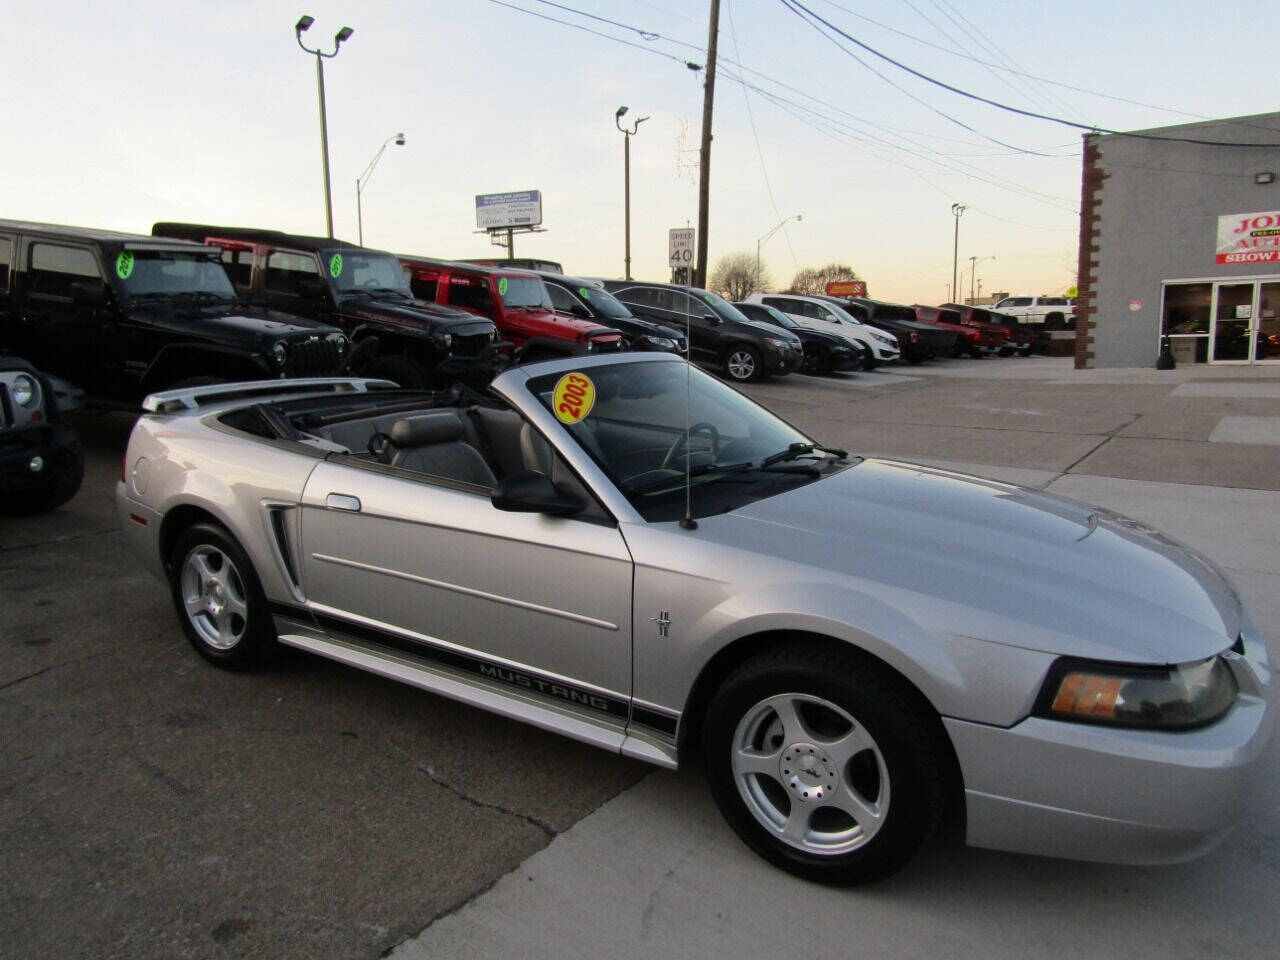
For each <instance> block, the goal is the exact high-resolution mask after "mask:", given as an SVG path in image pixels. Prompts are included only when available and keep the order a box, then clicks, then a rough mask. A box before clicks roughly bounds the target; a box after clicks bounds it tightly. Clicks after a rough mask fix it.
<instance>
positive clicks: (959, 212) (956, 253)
mask: <svg viewBox="0 0 1280 960" xmlns="http://www.w3.org/2000/svg"><path fill="white" fill-rule="evenodd" d="M968 209H969V208H968V207H966V206H965V205H964V204H963V203H953V204H952V205H951V215H952V216H953V217H955V218H956V239H955V245H954V246H953V247H952V248H951V295H952V296H953V297H959V295H960V294H959V291H958V289H957V288H956V279H957V278H956V267H958V266H959V265H960V218H961V217H962V216H964V212H965V211H966V210H968Z"/></svg>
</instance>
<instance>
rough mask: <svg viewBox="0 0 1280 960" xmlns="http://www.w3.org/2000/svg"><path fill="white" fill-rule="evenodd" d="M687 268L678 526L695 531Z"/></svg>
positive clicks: (685, 273)
mask: <svg viewBox="0 0 1280 960" xmlns="http://www.w3.org/2000/svg"><path fill="white" fill-rule="evenodd" d="M691 272H692V270H691V269H690V268H688V267H686V268H685V272H684V518H683V519H682V520H681V521H680V526H681V528H682V529H684V530H697V529H698V521H697V520H695V519H693V479H692V477H693V474H692V472H691V470H690V463H691V462H692V458H691V457H690V456H689V453H690V450H689V439H690V438H689V426H690V421H691V420H692V418H693V412H692V407H693V400H692V396H693V376H692V374H691V373H690V371H689V348H690V346H691V344H692V343H693V339H692V338H691V336H690V332H691V331H690V330H689V315H690V314H691V313H692V312H693V310H692V300H691V299H690V298H691V297H692V296H693V294H692V293H691V292H690V290H689V287H690V283H689V280H690V276H689V274H690V273H691Z"/></svg>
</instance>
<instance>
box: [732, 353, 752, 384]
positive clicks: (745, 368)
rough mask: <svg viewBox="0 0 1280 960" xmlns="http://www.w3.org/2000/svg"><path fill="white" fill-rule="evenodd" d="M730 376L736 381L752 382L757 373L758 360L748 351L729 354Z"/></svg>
mask: <svg viewBox="0 0 1280 960" xmlns="http://www.w3.org/2000/svg"><path fill="white" fill-rule="evenodd" d="M726 365H727V366H728V368H729V376H731V377H733V379H735V380H750V379H751V378H752V377H753V376H755V373H756V358H755V357H754V356H752V354H751V352H750V351H748V350H735V351H733V353H731V354H729V362H728V364H726Z"/></svg>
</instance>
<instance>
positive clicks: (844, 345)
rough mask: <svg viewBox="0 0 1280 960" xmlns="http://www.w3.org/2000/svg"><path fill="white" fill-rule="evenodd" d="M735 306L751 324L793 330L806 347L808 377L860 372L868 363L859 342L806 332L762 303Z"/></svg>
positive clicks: (812, 331)
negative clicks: (755, 323) (811, 374)
mask: <svg viewBox="0 0 1280 960" xmlns="http://www.w3.org/2000/svg"><path fill="white" fill-rule="evenodd" d="M734 306H735V307H737V308H738V309H739V310H741V311H742V312H743V313H744V314H746V315H747V319H749V320H758V321H760V322H761V323H771V324H773V325H774V326H775V327H782V328H783V329H784V330H790V331H791V332H792V333H794V334H795V335H796V336H797V337H799V338H800V343H801V345H802V346H803V347H804V368H803V369H804V372H805V373H831V372H832V371H836V370H840V371H846V370H861V369H862V368H863V365H864V364H865V363H866V354H867V350H866V347H864V346H863V345H862V344H860V343H858V342H857V341H856V340H850V339H848V338H847V337H840V336H837V335H836V334H834V333H822V332H821V331H818V330H807V329H805V328H804V327H802V326H800V325H799V324H798V323H796V322H795V321H794V320H792V319H791V318H790V317H788V316H787V315H786V314H785V313H783V312H782V311H781V310H777V309H775V308H774V307H770V306H766V305H765V304H763V303H747V302H744V301H738V302H736V303H734Z"/></svg>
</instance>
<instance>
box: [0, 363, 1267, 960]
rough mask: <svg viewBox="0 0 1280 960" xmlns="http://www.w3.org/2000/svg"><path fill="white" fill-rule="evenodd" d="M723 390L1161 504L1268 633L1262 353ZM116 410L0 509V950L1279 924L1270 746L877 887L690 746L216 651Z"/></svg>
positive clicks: (743, 941) (968, 947) (1117, 498)
mask: <svg viewBox="0 0 1280 960" xmlns="http://www.w3.org/2000/svg"><path fill="white" fill-rule="evenodd" d="M747 392H749V393H750V394H751V395H752V396H754V397H756V398H757V399H759V400H760V401H761V402H763V403H765V404H766V405H768V406H770V407H771V408H772V409H774V410H776V411H777V412H779V413H780V414H781V415H783V416H784V417H786V418H788V419H789V420H791V421H792V422H793V423H795V424H796V425H797V426H799V427H800V428H801V429H803V430H805V431H806V432H807V433H809V434H810V435H811V436H813V437H814V438H815V439H817V440H819V441H821V442H823V443H827V444H833V445H838V446H843V447H847V448H848V449H850V450H853V451H856V452H858V453H863V454H868V455H885V456H892V457H901V458H904V459H913V460H922V461H925V462H928V463H933V464H939V465H944V466H953V467H956V468H958V469H963V470H968V471H971V472H974V473H978V474H980V475H984V476H989V477H993V478H995V479H1001V480H1008V481H1013V482H1018V483H1023V484H1027V485H1031V486H1036V487H1041V488H1045V489H1048V490H1050V491H1052V492H1055V493H1059V494H1063V495H1066V496H1070V497H1074V498H1077V499H1081V500H1086V501H1090V502H1095V503H1099V504H1102V505H1104V506H1107V507H1111V508H1113V509H1117V510H1120V511H1122V512H1124V513H1127V514H1130V515H1133V516H1135V517H1137V518H1138V519H1141V520H1145V521H1148V522H1152V523H1154V524H1156V525H1158V526H1160V527H1161V528H1163V529H1164V530H1166V531H1167V532H1169V533H1170V534H1172V535H1173V536H1175V537H1177V538H1179V539H1181V540H1183V541H1185V542H1187V543H1189V544H1191V545H1193V546H1195V547H1198V548H1199V549H1201V550H1202V551H1203V552H1204V553H1206V554H1207V555H1209V556H1210V557H1211V558H1212V559H1214V560H1215V561H1216V562H1217V563H1218V564H1219V565H1221V566H1222V567H1224V568H1225V569H1226V570H1227V571H1228V572H1229V573H1230V574H1231V576H1232V578H1233V579H1234V580H1235V582H1236V584H1237V585H1238V587H1239V588H1240V590H1241V592H1242V594H1243V595H1244V598H1245V600H1246V602H1247V603H1248V604H1249V605H1250V607H1251V609H1252V610H1253V613H1254V617H1255V619H1256V620H1257V621H1258V622H1259V624H1260V626H1261V628H1262V630H1263V632H1264V633H1266V634H1267V635H1268V638H1269V640H1270V641H1271V642H1272V644H1273V649H1275V644H1276V642H1277V641H1278V640H1280V628H1277V623H1280V553H1278V551H1277V550H1276V546H1275V545H1276V544H1277V543H1280V367H1254V368H1249V369H1239V368H1234V369H1233V368H1223V367H1215V368H1212V369H1209V368H1204V367H1201V368H1199V369H1196V368H1192V367H1181V368H1179V369H1178V370H1175V371H1159V372H1158V371H1155V370H1130V371H1113V370H1089V371H1075V370H1073V369H1072V367H1071V362H1070V360H1068V359H1045V358H1032V359H1022V358H1008V359H1001V360H996V359H989V360H981V361H970V360H959V361H941V362H938V363H936V364H930V365H926V366H924V367H919V368H916V367H897V366H895V367H890V368H886V369H884V370H882V371H876V372H875V373H870V374H866V373H864V374H857V375H837V376H832V377H824V378H812V377H804V376H798V375H797V376H791V377H787V378H785V379H781V380H777V381H770V382H765V383H760V384H755V385H751V386H750V387H748V388H747ZM129 425H130V418H129V417H127V416H124V415H120V414H103V415H82V416H78V417H77V418H76V427H77V429H78V431H79V432H80V435H81V438H82V440H83V441H84V443H85V446H86V449H87V453H88V466H87V472H86V477H85V482H84V485H83V487H82V488H81V491H80V493H79V494H78V495H77V496H76V497H75V499H74V500H72V501H71V503H69V504H68V505H67V506H66V507H64V508H62V509H61V510H59V511H57V512H56V513H54V514H52V515H48V516H45V517H37V518H31V519H23V520H16V519H8V518H5V519H0V568H2V569H3V574H4V575H3V577H2V578H0V744H2V757H3V759H2V760H0V835H2V836H3V838H4V840H3V847H2V852H0V874H3V876H4V878H5V879H4V881H3V886H4V890H5V896H4V898H3V901H2V902H0V938H2V939H0V942H2V943H3V944H4V953H5V954H6V955H12V956H22V957H28V956H95V957H116V956H119V957H130V958H146V957H206V956H208V957H219V956H275V957H295V956H296V957H375V956H379V955H382V954H384V953H387V952H391V951H394V955H395V956H398V957H427V956H433V957H440V956H447V957H464V956H474V957H495V956H524V957H533V956H547V957H550V956H556V957H584V958H586V957H602V956H617V957H624V956H636V957H639V956H646V957H651V956H666V957H682V956H688V957H694V956H698V957H704V956H720V955H724V956H729V955H738V956H775V955H778V954H780V953H783V952H785V951H802V952H803V953H804V954H805V955H814V954H834V955H839V956H845V955H849V954H850V953H853V952H856V953H858V954H860V955H862V954H865V955H868V956H902V957H919V956H926V955H935V956H948V957H952V956H954V957H970V956H972V957H979V956H981V957H1026V956H1046V957H1047V956H1057V955H1060V954H1061V953H1062V952H1063V950H1064V945H1067V944H1070V949H1071V950H1072V951H1073V952H1074V951H1085V952H1089V953H1100V952H1103V951H1107V952H1113V951H1115V950H1117V949H1122V950H1124V951H1125V952H1127V953H1130V954H1135V955H1138V956H1152V957H1155V956H1161V957H1177V956H1196V957H1203V956H1245V955H1251V954H1264V955H1269V954H1270V953H1272V952H1273V951H1274V943H1275V941H1276V939H1277V937H1278V936H1280V919H1277V918H1280V761H1278V760H1277V758H1280V747H1277V745H1276V744H1274V743H1273V745H1272V754H1271V757H1272V762H1271V763H1270V764H1269V766H1268V768H1267V773H1266V775H1265V776H1264V778H1263V781H1262V782H1261V783H1260V784H1259V787H1258V790H1257V793H1256V796H1255V797H1254V800H1253V803H1252V807H1251V811H1250V813H1249V815H1248V817H1247V819H1246V821H1245V823H1244V824H1243V825H1242V827H1241V829H1240V830H1239V831H1237V833H1236V834H1235V835H1233V836H1232V837H1231V838H1229V839H1228V841H1227V842H1226V843H1225V845H1224V846H1223V847H1222V848H1221V849H1219V850H1218V851H1216V852H1214V853H1213V854H1211V855H1210V856H1208V857H1207V858H1205V859H1202V860H1199V861H1196V862H1193V863H1190V864H1185V865H1180V866H1175V867H1167V868H1157V869H1136V868H1120V867H1108V866H1098V865H1091V864H1078V863H1067V862H1062V861H1052V860H1040V859H1034V858H1027V857H1015V856H1011V855H1004V854H998V853H991V852H985V851H976V850H970V849H967V848H964V847H962V846H961V845H960V844H959V843H958V842H957V840H956V839H955V838H954V837H944V838H942V839H940V840H939V841H938V842H936V843H934V844H933V845H931V846H930V847H929V848H928V849H927V850H926V851H925V853H924V854H923V855H922V856H921V857H919V858H918V859H917V861H916V862H915V863H913V864H912V865H911V866H910V867H909V868H908V869H907V870H905V871H904V872H903V873H902V874H900V875H898V876H897V877H895V878H893V879H892V880H890V881H888V882H886V883H883V884H881V885H879V886H876V887H873V888H868V889H861V890H834V889H824V888H819V887H815V886H812V885H809V884H805V883H802V882H800V881H798V880H796V879H795V878H793V877H790V876H788V875H786V874H783V873H781V872H779V871H776V870H774V869H772V868H771V867H769V866H768V865H766V864H765V863H764V862H763V861H760V860H758V859H756V858H755V857H754V856H753V855H752V854H751V853H750V852H749V851H747V850H746V848H745V847H743V846H742V845H741V844H740V843H739V842H738V841H737V840H736V838H735V837H734V836H733V834H732V833H731V832H730V831H729V829H728V827H726V826H725V825H724V824H723V823H721V822H720V820H719V818H718V815H717V814H716V812H715V810H714V807H713V805H712V803H711V801H710V799H709V798H708V797H707V795H706V790H705V785H704V784H703V783H702V782H701V775H700V773H699V772H698V771H697V770H683V771H681V772H679V773H674V774H673V773H667V772H661V771H653V770H651V768H649V767H646V766H644V765H641V764H639V763H636V762H633V761H629V760H624V759H621V758H619V757H615V756H611V755H609V754H606V753H604V752H601V751H598V750H594V749H592V748H590V747H587V746H584V745H581V744H578V743H575V742H572V741H569V740H566V739H563V738H560V737H557V736H554V735H552V734H549V733H543V732H540V731H538V730H534V729H532V728H530V727H526V726H522V725H519V724H516V723H514V722H510V721H507V720H503V719H499V718H497V717H494V716H491V715H489V714H486V713H482V712H480V711H477V710H474V709H471V708H469V707H464V706H460V705H458V704H455V703H453V702H451V701H447V700H444V699H441V698H438V697H434V696H430V695H428V694H425V693H422V692H419V691H416V690H413V689H410V688H408V687H405V686H400V685H397V684H395V683H392V682H390V681H387V680H382V679H379V678H377V677H374V676H371V675H366V674H362V673H358V672H355V671H352V670H349V669H346V668H343V667H340V666H338V665H335V664H332V663H330V662H328V661H324V660H320V659H318V658H314V657H308V656H305V655H302V654H296V653H293V654H288V655H285V656H283V657H281V658H280V660H279V662H278V663H276V664H275V665H274V666H272V667H271V668H270V669H268V670H265V671H261V672H257V673H251V674H229V673H224V672H220V671H217V670H214V669H212V668H210V667H209V666H208V665H206V664H205V663H204V662H203V661H202V660H200V658H198V657H197V656H196V655H195V654H194V652H193V651H192V650H191V649H190V647H189V646H188V644H187V642H186V640H185V639H184V638H183V636H182V634H181V632H180V630H179V628H178V625H177V622H176V620H175V617H174V614H173V611H172V609H171V607H170V604H169V600H168V596H167V592H166V590H165V588H164V587H163V586H162V585H161V584H159V583H158V582H156V581H154V580H153V579H152V578H151V577H150V576H148V575H147V574H146V573H144V572H143V571H142V570H141V569H140V567H139V566H138V564H137V563H136V561H135V560H134V559H133V557H132V556H131V555H129V554H128V553H126V552H125V550H124V542H123V539H122V537H121V535H120V534H119V533H118V532H117V530H116V524H115V517H114V505H113V499H112V498H113V493H114V483H115V480H116V478H117V477H118V476H119V471H120V463H121V455H122V452H123V445H124V442H125V439H126V437H127V434H128V429H129ZM1139 788H1140V785H1135V789H1139Z"/></svg>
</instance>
